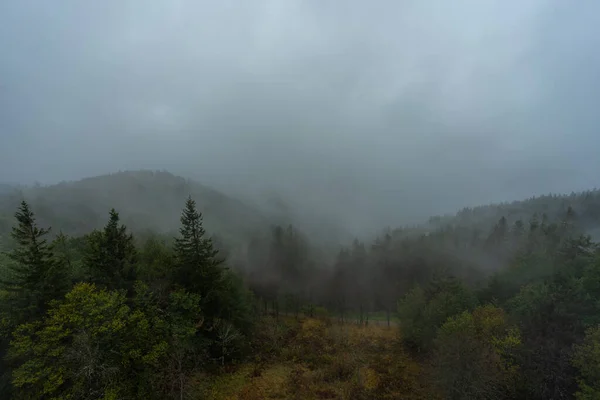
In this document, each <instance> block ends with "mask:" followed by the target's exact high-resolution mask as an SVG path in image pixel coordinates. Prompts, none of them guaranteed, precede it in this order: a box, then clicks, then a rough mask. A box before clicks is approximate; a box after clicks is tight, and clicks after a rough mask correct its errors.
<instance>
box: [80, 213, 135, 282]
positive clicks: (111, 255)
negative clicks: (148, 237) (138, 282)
mask: <svg viewBox="0 0 600 400" xmlns="http://www.w3.org/2000/svg"><path fill="white" fill-rule="evenodd" d="M87 242H88V243H87V244H88V248H87V252H86V255H85V263H86V266H87V268H88V271H89V275H90V279H91V281H92V282H93V283H95V284H97V285H101V286H105V287H108V288H110V289H131V288H132V285H133V282H134V281H135V276H136V274H135V262H136V258H137V252H136V249H135V245H134V242H133V235H131V234H130V233H127V228H126V226H125V225H119V213H118V212H116V211H115V209H114V208H113V209H111V210H110V219H109V221H108V223H107V224H106V226H105V227H104V229H103V230H102V231H94V232H92V233H91V234H90V235H89V236H88V238H87Z"/></svg>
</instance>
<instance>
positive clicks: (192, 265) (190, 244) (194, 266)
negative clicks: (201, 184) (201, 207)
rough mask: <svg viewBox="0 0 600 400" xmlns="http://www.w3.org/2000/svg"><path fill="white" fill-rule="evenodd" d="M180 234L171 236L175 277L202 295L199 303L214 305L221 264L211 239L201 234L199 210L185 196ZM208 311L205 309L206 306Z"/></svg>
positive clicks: (220, 274) (218, 285) (219, 286)
mask: <svg viewBox="0 0 600 400" xmlns="http://www.w3.org/2000/svg"><path fill="white" fill-rule="evenodd" d="M179 233H180V237H178V238H176V239H175V249H174V250H175V254H176V257H177V281H178V283H179V284H180V285H181V286H183V287H184V288H186V289H189V290H191V291H194V292H197V293H199V294H200V295H201V296H202V299H203V303H204V304H205V305H208V304H209V303H212V304H213V305H214V301H215V299H216V298H217V297H218V292H219V290H220V288H221V286H222V278H223V268H222V267H221V266H220V264H221V262H222V261H221V260H220V259H218V258H217V255H218V251H217V250H216V249H215V248H214V247H213V243H212V240H211V239H210V238H205V237H204V235H205V233H206V232H205V230H204V227H203V226H202V213H200V212H199V211H198V210H197V209H196V202H195V201H194V200H193V199H192V198H191V197H189V198H188V199H187V201H186V203H185V208H184V209H183V212H182V214H181V228H180V229H179ZM206 311H208V310H206Z"/></svg>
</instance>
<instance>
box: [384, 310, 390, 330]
mask: <svg viewBox="0 0 600 400" xmlns="http://www.w3.org/2000/svg"><path fill="white" fill-rule="evenodd" d="M385 314H386V317H387V326H388V328H389V327H390V308H389V307H387V308H386V309H385Z"/></svg>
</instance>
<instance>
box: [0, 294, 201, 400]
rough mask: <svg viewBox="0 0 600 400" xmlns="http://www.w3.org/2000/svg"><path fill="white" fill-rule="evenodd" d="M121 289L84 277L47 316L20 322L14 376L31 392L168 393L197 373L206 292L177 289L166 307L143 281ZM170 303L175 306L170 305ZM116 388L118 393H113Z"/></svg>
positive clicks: (127, 395) (42, 394)
mask: <svg viewBox="0 0 600 400" xmlns="http://www.w3.org/2000/svg"><path fill="white" fill-rule="evenodd" d="M135 292H136V294H135V296H134V299H133V304H128V302H127V299H126V297H125V295H124V294H123V293H122V292H119V291H107V290H105V289H97V288H96V287H95V286H94V285H93V284H88V283H81V284H78V285H76V286H75V287H74V288H73V290H72V291H71V292H69V293H68V294H67V295H66V297H65V300H64V301H63V302H60V303H58V302H57V303H55V305H54V306H53V307H52V308H51V309H50V310H49V312H48V316H47V317H46V318H44V319H43V320H42V321H39V322H31V323H26V324H23V325H20V326H19V327H18V328H17V330H16V331H15V333H14V339H13V340H12V341H11V347H10V351H9V359H10V360H11V361H12V362H13V363H15V364H16V365H17V367H16V368H15V369H14V371H13V384H14V386H15V387H16V388H17V389H19V393H20V396H24V397H29V398H86V399H94V398H98V399H100V398H109V397H110V396H117V397H116V398H157V399H158V398H164V397H163V396H164V395H167V394H169V395H171V394H173V393H171V388H172V383H173V381H174V380H178V381H181V380H182V379H184V378H186V379H187V376H188V375H189V373H190V371H191V370H193V367H194V366H195V365H196V364H197V363H198V360H196V359H193V358H194V357H192V356H191V355H190V354H192V353H193V354H198V349H199V348H200V347H199V346H198V345H197V343H193V342H194V340H195V339H196V333H197V331H198V329H199V327H200V326H201V325H202V321H203V318H202V314H201V310H200V305H199V304H200V298H199V296H197V295H192V294H187V293H185V292H183V291H177V292H174V293H172V294H171V297H170V301H169V304H168V305H167V309H165V310H161V308H159V306H158V303H157V302H156V301H155V299H153V296H152V294H151V292H150V291H149V290H148V288H147V287H146V286H145V285H143V284H140V283H138V284H136V287H135ZM165 311H167V312H166V313H165ZM109 395H110V396H109Z"/></svg>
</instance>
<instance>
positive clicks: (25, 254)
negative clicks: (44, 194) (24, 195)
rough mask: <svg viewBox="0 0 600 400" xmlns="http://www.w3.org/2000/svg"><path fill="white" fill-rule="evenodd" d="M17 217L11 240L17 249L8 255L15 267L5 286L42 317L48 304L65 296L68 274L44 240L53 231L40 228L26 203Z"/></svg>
mask: <svg viewBox="0 0 600 400" xmlns="http://www.w3.org/2000/svg"><path fill="white" fill-rule="evenodd" d="M15 217H16V219H17V222H18V224H17V226H14V227H13V228H12V232H11V236H12V238H13V239H14V241H15V242H16V248H15V249H14V250H13V251H12V252H10V253H8V256H9V258H10V259H11V260H12V261H13V263H12V264H11V265H9V266H8V268H9V271H8V274H7V276H6V278H5V279H4V281H3V282H2V284H3V286H4V287H5V288H6V289H7V290H10V291H14V292H17V293H18V295H19V296H18V297H20V298H22V299H23V300H24V301H27V302H29V303H30V304H29V305H28V308H29V310H30V311H31V312H33V313H34V314H37V313H42V312H43V311H44V309H45V306H46V305H47V303H48V301H50V300H52V299H55V298H57V297H60V296H62V295H63V294H64V293H65V292H66V290H67V286H68V284H67V281H68V276H67V272H66V269H65V268H63V267H64V266H63V265H62V263H60V262H59V261H57V260H56V259H55V257H54V254H53V252H52V248H51V246H49V245H48V243H47V240H46V239H45V238H44V236H46V235H47V234H48V233H49V232H50V229H44V228H40V227H38V226H37V224H36V221H35V215H34V213H33V211H32V210H31V208H30V207H29V204H27V202H25V201H23V202H21V206H20V207H19V210H18V211H17V213H16V214H15ZM25 298H26V299H25ZM15 311H16V310H15Z"/></svg>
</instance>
